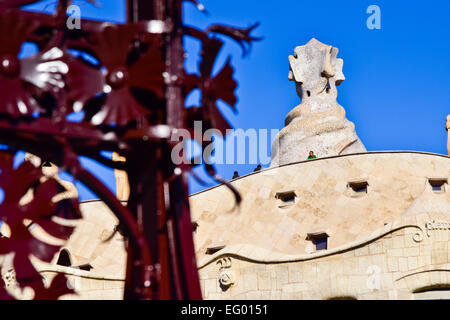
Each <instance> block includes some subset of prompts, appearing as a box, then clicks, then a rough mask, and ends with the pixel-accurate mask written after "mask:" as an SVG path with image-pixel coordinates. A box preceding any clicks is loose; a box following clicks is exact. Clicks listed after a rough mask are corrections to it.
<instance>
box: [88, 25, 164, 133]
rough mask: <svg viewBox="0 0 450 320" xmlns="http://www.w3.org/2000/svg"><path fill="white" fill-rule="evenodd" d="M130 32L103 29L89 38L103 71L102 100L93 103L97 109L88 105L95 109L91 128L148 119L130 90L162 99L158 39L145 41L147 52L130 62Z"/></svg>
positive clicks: (162, 80)
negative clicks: (151, 94)
mask: <svg viewBox="0 0 450 320" xmlns="http://www.w3.org/2000/svg"><path fill="white" fill-rule="evenodd" d="M133 30H134V29H133V28H132V27H130V26H128V27H117V26H116V27H112V26H107V27H106V28H104V30H103V31H102V32H101V33H99V34H97V35H96V36H94V37H93V38H94V43H95V44H94V46H93V51H94V52H95V53H96V55H97V56H98V57H99V59H100V61H101V62H102V64H103V65H104V66H105V68H106V69H105V70H104V71H103V74H102V76H103V78H102V92H103V93H104V95H105V96H106V98H105V100H104V101H100V100H98V101H97V102H102V105H101V106H98V103H94V104H92V105H93V106H95V107H98V109H99V110H95V111H94V113H95V114H94V115H93V116H92V117H91V122H92V123H93V124H94V125H105V124H106V125H112V124H114V125H118V126H124V125H126V124H128V123H130V122H131V121H134V120H137V119H142V118H144V117H145V116H146V115H148V114H149V113H150V110H149V109H147V108H145V107H144V106H142V105H141V104H140V103H139V102H138V101H137V99H136V98H135V97H134V95H133V93H132V91H131V89H133V88H139V89H144V90H147V91H149V92H152V93H153V94H154V96H155V98H157V99H162V98H163V97H164V79H163V76H162V74H163V71H164V61H163V58H162V48H161V45H160V43H159V41H158V39H152V40H148V41H147V43H146V45H148V49H147V50H146V51H145V52H143V53H141V54H140V55H139V56H138V58H137V60H135V61H133V62H130V61H129V58H130V53H131V51H132V49H135V47H133V40H136V39H135V38H134V31H133ZM94 80H95V79H94ZM94 80H89V81H94ZM88 104H89V103H88V102H86V105H88Z"/></svg>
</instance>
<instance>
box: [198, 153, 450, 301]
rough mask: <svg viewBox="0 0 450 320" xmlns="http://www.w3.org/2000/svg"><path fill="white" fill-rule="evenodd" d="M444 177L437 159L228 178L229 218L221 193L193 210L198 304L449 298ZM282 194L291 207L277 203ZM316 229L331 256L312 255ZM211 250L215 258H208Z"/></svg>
mask: <svg viewBox="0 0 450 320" xmlns="http://www.w3.org/2000/svg"><path fill="white" fill-rule="evenodd" d="M449 176H450V159H449V158H448V157H445V156H442V155H435V154H426V153H418V152H374V153H364V154H354V155H346V156H338V157H329V158H324V159H317V160H312V161H303V162H299V163H294V164H290V165H286V166H282V167H278V168H270V169H267V170H264V171H261V172H257V173H252V174H249V175H247V176H244V177H241V178H238V179H235V180H233V181H232V182H231V183H232V184H233V185H234V187H236V188H237V190H238V191H239V192H240V193H241V195H242V197H243V201H242V204H241V206H240V207H239V208H236V209H235V210H234V211H230V209H231V208H232V205H231V203H232V201H233V200H232V195H231V193H230V192H229V191H228V190H227V189H226V188H225V186H218V187H215V188H211V189H209V190H206V191H203V192H200V193H197V194H195V195H193V196H191V199H190V203H191V210H192V215H193V221H195V222H196V224H197V228H196V231H195V233H194V240H195V244H196V248H197V257H198V267H199V270H200V278H201V286H202V290H203V294H204V298H206V299H344V298H348V299H421V298H430V297H431V298H442V297H447V298H450V297H449V296H448V291H446V290H447V289H449V288H450V260H449V259H450V251H449V250H448V245H449V235H450V190H448V189H449V188H448V185H447V182H446V181H447V180H446V179H448V177H449ZM364 181H365V182H367V184H364V183H361V182H364ZM436 181H437V182H438V183H437V184H436V183H435V182H436ZM439 181H440V184H439ZM352 182H356V183H357V184H359V185H363V186H365V190H364V191H362V192H360V191H354V190H352V189H351V187H349V186H351V185H352ZM436 186H439V188H440V189H439V188H438V187H436ZM283 193H285V194H290V195H292V194H293V195H295V196H294V200H293V201H292V197H291V196H290V197H289V198H288V200H289V201H288V202H287V203H281V202H280V199H279V198H277V195H280V194H283ZM321 230H322V231H323V232H324V233H326V234H327V235H328V236H329V238H328V239H327V240H328V247H327V249H326V250H317V251H316V250H315V249H314V245H313V244H312V242H311V240H309V239H308V234H311V233H312V234H313V233H315V232H317V231H321ZM217 243H220V244H222V245H221V247H222V249H220V250H219V251H217V252H216V253H213V254H208V248H213V247H215V246H217V245H216V244H217ZM224 266H226V267H224ZM223 279H225V285H224V283H223V282H224V281H223ZM439 288H443V289H442V290H441V291H439V290H437V289H439ZM431 289H433V291H431Z"/></svg>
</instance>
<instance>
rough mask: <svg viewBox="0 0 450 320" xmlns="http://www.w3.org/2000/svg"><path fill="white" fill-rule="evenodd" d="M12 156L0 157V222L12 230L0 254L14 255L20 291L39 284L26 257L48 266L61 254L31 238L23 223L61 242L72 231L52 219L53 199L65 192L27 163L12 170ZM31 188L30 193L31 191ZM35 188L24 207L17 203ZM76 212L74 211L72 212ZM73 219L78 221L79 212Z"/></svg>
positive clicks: (55, 204) (8, 154) (4, 155)
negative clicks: (0, 192)
mask: <svg viewBox="0 0 450 320" xmlns="http://www.w3.org/2000/svg"><path fill="white" fill-rule="evenodd" d="M13 159H14V154H13V153H9V152H1V153H0V169H1V172H0V187H1V188H2V189H3V190H4V194H5V196H4V199H3V202H2V203H1V204H0V220H2V221H4V222H5V223H7V224H8V226H9V227H10V229H11V236H10V237H9V238H6V237H5V238H1V239H0V253H1V254H6V253H11V252H13V253H14V258H13V266H14V270H15V273H16V280H17V282H18V284H19V286H21V287H25V286H30V285H31V284H34V285H35V283H36V282H39V281H41V276H40V274H39V273H38V272H37V271H36V269H35V268H34V266H33V264H32V263H31V261H30V260H29V256H30V255H33V256H35V257H36V258H38V259H40V260H42V261H45V262H50V261H51V260H52V258H53V257H54V255H55V254H56V253H57V252H58V251H59V250H60V246H55V245H50V244H48V243H45V242H43V241H41V240H39V239H37V238H35V237H34V236H33V234H32V233H31V232H30V229H29V228H28V226H26V225H25V221H31V223H35V224H37V225H40V226H41V227H42V228H43V229H44V230H45V231H46V232H47V233H49V234H50V235H53V236H56V237H58V238H61V239H67V238H68V237H69V236H70V234H71V233H72V232H73V228H71V227H64V226H59V227H58V226H57V223H56V222H55V221H52V220H51V218H52V217H53V216H55V213H57V214H58V213H60V211H58V210H57V208H58V204H57V203H54V202H53V201H52V199H53V198H54V196H55V195H57V194H59V193H61V191H64V190H65V189H64V188H63V187H62V186H61V185H60V184H59V183H58V182H57V181H56V180H54V179H50V178H48V177H45V179H46V181H44V182H41V180H42V179H43V175H42V172H41V169H40V168H37V167H35V166H34V165H32V164H31V163H30V162H28V161H25V162H23V163H22V164H21V165H20V166H19V167H18V168H17V169H14V167H13ZM30 188H31V189H30ZM33 188H34V195H33V197H32V199H31V200H29V202H28V203H27V204H21V203H20V200H21V199H22V198H23V196H24V195H25V194H27V193H28V192H29V191H30V190H33ZM73 209H74V210H75V207H74V208H73ZM71 216H72V217H75V218H78V217H79V212H77V211H76V212H74V213H73V214H72V215H71Z"/></svg>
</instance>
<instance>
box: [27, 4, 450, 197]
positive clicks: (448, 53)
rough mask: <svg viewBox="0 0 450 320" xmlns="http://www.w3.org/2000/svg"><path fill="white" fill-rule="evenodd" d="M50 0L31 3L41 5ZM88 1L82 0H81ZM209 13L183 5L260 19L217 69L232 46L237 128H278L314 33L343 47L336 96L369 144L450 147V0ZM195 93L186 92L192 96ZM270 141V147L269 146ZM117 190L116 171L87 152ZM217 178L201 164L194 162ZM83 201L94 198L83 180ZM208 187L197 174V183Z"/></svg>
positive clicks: (199, 19) (247, 168) (192, 12)
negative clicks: (377, 14) (449, 128)
mask: <svg viewBox="0 0 450 320" xmlns="http://www.w3.org/2000/svg"><path fill="white" fill-rule="evenodd" d="M54 2H55V1H43V2H42V3H41V4H38V5H34V6H32V9H33V10H42V8H44V6H45V4H46V3H54ZM98 2H99V3H101V4H102V7H101V8H95V7H92V6H90V5H83V6H81V13H82V16H83V17H88V18H96V19H101V20H112V21H118V22H120V21H124V19H125V15H124V2H125V1H123V0H107V1H106V0H103V1H98ZM75 3H82V1H75ZM204 4H205V6H206V8H207V10H208V11H209V13H210V14H209V15H204V14H203V13H201V12H198V11H197V10H196V9H195V7H194V6H193V5H191V4H189V3H186V4H185V5H184V9H185V23H186V24H190V25H194V26H197V27H200V28H205V27H207V26H208V25H210V24H212V23H224V24H229V25H235V26H240V27H247V26H249V25H250V24H252V23H254V22H257V21H259V22H260V23H261V25H260V26H259V27H258V28H257V29H256V30H255V32H254V34H255V35H257V36H263V37H264V40H262V41H259V42H256V43H254V45H253V47H252V51H251V54H250V55H249V56H248V57H246V58H242V56H241V51H240V48H239V46H238V45H236V44H235V43H233V42H231V41H227V43H226V45H225V47H224V49H223V50H222V53H221V57H220V59H219V60H218V61H217V65H216V69H217V68H219V67H220V66H221V64H222V63H223V62H224V61H225V59H226V58H227V56H228V55H231V56H232V61H231V62H232V65H233V66H234V67H235V68H236V73H235V78H236V79H237V80H238V82H239V87H238V89H237V95H238V97H239V101H238V104H237V109H238V113H237V114H233V113H232V112H231V111H230V110H229V109H227V108H226V107H223V106H222V107H221V110H222V111H223V112H224V114H225V116H226V117H227V119H228V120H229V121H230V122H231V124H232V125H233V126H234V127H235V128H242V129H244V130H246V129H249V128H255V129H269V130H270V129H281V128H282V127H283V125H284V118H285V116H286V114H287V113H288V112H289V111H290V110H291V109H292V108H293V107H295V106H296V105H298V104H299V103H300V99H299V98H298V97H297V94H296V91H295V87H294V83H292V82H290V81H288V79H287V75H288V70H289V65H288V55H289V54H292V53H293V50H294V48H295V47H296V46H299V45H303V44H306V43H307V42H308V41H309V40H310V39H311V38H313V37H314V38H316V39H318V40H319V41H321V42H323V43H325V44H329V45H333V46H335V47H337V48H339V55H338V57H340V58H343V59H344V68H343V72H344V74H345V76H346V80H345V81H344V82H343V83H342V84H341V85H340V86H339V87H338V102H339V103H340V104H341V105H342V106H343V107H344V108H345V109H346V112H347V118H348V119H349V120H350V121H353V122H354V123H355V125H356V131H357V133H358V135H359V137H360V139H361V140H362V142H363V143H364V144H365V146H366V148H367V149H368V150H369V151H375V150H417V151H426V152H434V153H440V154H446V139H447V132H446V131H445V128H444V124H445V117H446V115H447V114H449V113H450V90H449V80H448V75H449V74H450V40H449V34H450V23H449V20H448V15H449V14H450V1H448V0H433V1H429V2H424V1H399V0H396V1H392V0H388V1H382V0H371V1H365V0H358V1H354V0H353V1H350V0H347V1H345V0H344V1H332V0H322V1H302V0H285V1H257V0H246V1H242V0H240V1H239V0H227V1H218V0H215V1H212V0H211V1H205V2H204ZM372 4H375V5H378V6H379V7H380V9H381V29H380V30H369V29H368V28H367V27H366V20H367V18H368V17H369V14H367V13H366V9H367V7H368V6H369V5H372ZM185 47H186V50H187V52H188V54H189V56H188V58H187V60H186V68H187V70H188V71H190V72H193V71H194V70H196V66H197V63H198V53H199V49H200V48H199V44H198V43H197V42H196V41H195V40H192V39H186V41H185ZM195 99H196V93H194V94H193V95H192V96H191V97H189V99H188V101H189V102H190V103H194V102H195ZM269 150H270V149H269ZM82 161H83V164H84V165H86V166H87V167H89V168H91V169H92V171H93V172H94V173H95V174H96V175H98V176H99V177H100V178H101V179H102V180H103V181H104V182H105V183H106V184H107V185H108V186H109V187H110V188H111V189H114V188H115V181H114V177H113V172H112V170H108V169H106V168H104V167H103V166H101V165H98V164H95V163H94V162H93V161H89V160H87V159H83V160H82ZM255 166H256V165H255V164H247V165H219V166H217V169H218V171H219V174H221V175H222V176H223V177H225V178H231V176H232V174H233V171H235V170H237V171H239V173H240V174H241V175H243V174H246V173H249V172H251V171H253V169H254V167H255ZM195 170H196V172H197V173H198V175H199V176H201V177H203V178H204V179H205V180H207V181H208V182H210V183H211V184H210V186H212V185H213V184H214V182H213V181H212V180H211V179H209V178H207V176H206V175H205V173H204V170H203V169H202V168H201V167H199V168H196V169H195ZM77 187H78V188H79V191H80V198H81V200H87V199H91V198H94V197H95V196H94V195H93V194H91V193H89V192H88V191H87V190H86V189H85V188H83V187H82V186H81V185H79V184H77ZM203 188H205V187H204V186H201V185H199V184H198V183H196V182H195V181H193V180H192V179H191V180H190V191H191V192H197V191H200V190H202V189H203Z"/></svg>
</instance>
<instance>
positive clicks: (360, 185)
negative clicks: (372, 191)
mask: <svg viewBox="0 0 450 320" xmlns="http://www.w3.org/2000/svg"><path fill="white" fill-rule="evenodd" d="M368 185H369V183H367V181H350V182H349V183H348V188H351V189H352V190H353V192H355V193H367V186H368Z"/></svg>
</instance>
